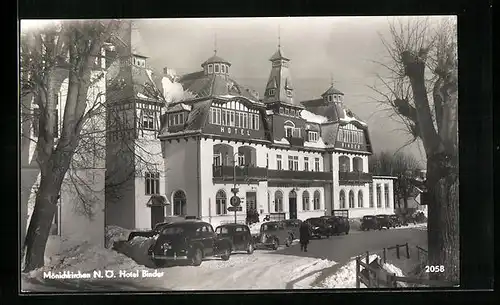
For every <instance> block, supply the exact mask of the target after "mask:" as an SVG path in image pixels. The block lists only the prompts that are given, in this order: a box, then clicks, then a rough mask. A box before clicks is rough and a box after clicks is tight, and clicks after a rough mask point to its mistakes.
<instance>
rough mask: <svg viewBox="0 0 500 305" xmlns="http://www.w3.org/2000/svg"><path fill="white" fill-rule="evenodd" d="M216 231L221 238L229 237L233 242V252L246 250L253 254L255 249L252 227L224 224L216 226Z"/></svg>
mask: <svg viewBox="0 0 500 305" xmlns="http://www.w3.org/2000/svg"><path fill="white" fill-rule="evenodd" d="M215 233H216V234H217V236H219V237H220V238H221V239H227V240H229V241H230V242H231V252H235V251H246V252H247V253H248V254H252V253H253V250H254V249H255V246H254V241H253V238H252V235H251V234H250V228H249V227H248V226H247V225H242V224H236V223H230V224H224V225H220V226H218V227H217V228H215Z"/></svg>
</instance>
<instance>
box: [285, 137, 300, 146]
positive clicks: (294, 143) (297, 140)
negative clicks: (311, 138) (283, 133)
mask: <svg viewBox="0 0 500 305" xmlns="http://www.w3.org/2000/svg"><path fill="white" fill-rule="evenodd" d="M286 139H287V140H288V142H289V143H290V145H291V146H304V138H300V137H296V136H291V137H287V138H286Z"/></svg>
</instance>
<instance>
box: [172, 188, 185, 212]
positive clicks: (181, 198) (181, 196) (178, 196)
mask: <svg viewBox="0 0 500 305" xmlns="http://www.w3.org/2000/svg"><path fill="white" fill-rule="evenodd" d="M173 201H174V215H178V216H184V215H186V194H185V193H184V192H183V191H177V192H175V193H174V200H173Z"/></svg>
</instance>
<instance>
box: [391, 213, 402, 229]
mask: <svg viewBox="0 0 500 305" xmlns="http://www.w3.org/2000/svg"><path fill="white" fill-rule="evenodd" d="M389 218H391V223H392V226H393V227H401V226H402V225H403V221H402V219H401V217H399V216H398V215H395V214H394V215H389Z"/></svg>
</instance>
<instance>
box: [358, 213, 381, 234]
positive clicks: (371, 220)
mask: <svg viewBox="0 0 500 305" xmlns="http://www.w3.org/2000/svg"><path fill="white" fill-rule="evenodd" d="M378 228H379V226H378V222H377V217H375V216H373V215H366V216H363V218H361V227H360V229H361V231H369V230H376V229H378Z"/></svg>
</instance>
